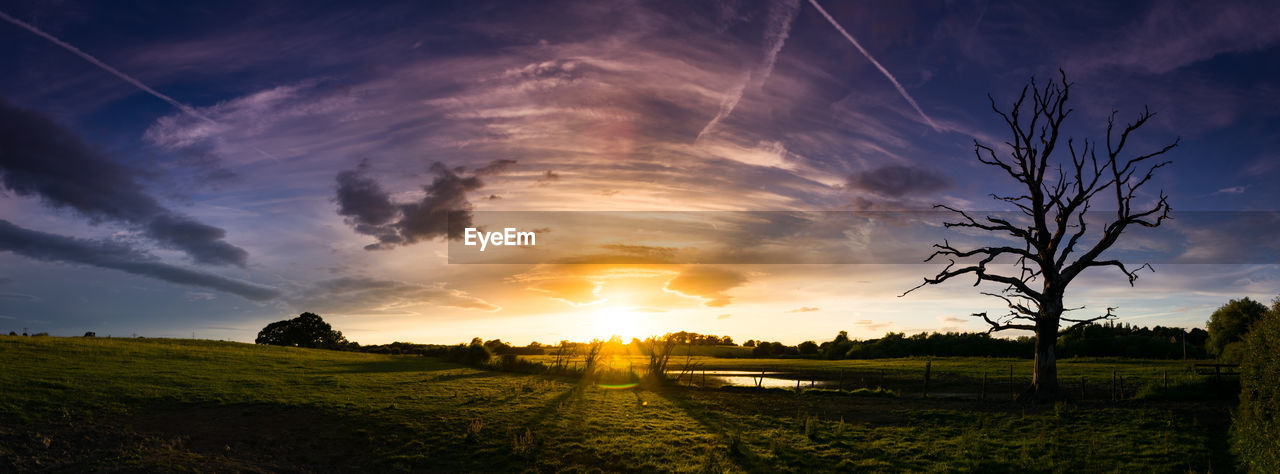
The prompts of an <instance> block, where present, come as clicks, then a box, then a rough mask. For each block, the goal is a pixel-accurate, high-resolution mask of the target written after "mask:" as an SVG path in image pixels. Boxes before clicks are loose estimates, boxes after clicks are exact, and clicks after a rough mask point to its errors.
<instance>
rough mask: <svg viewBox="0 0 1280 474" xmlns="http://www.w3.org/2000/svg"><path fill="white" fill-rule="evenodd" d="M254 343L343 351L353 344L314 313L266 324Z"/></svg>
mask: <svg viewBox="0 0 1280 474" xmlns="http://www.w3.org/2000/svg"><path fill="white" fill-rule="evenodd" d="M254 342H255V343H258V344H270V345H273V346H293V347H313V348H321V349H345V348H348V347H349V346H351V345H352V344H353V343H350V342H347V338H345V337H343V336H342V332H341V331H334V330H333V327H332V326H329V323H326V322H324V319H322V318H321V317H320V316H319V315H316V314H315V313H302V314H300V315H298V317H296V318H293V319H286V320H284V321H276V322H274V323H271V324H268V325H267V327H265V328H262V331H259V332H258V338H257V339H255V340H254Z"/></svg>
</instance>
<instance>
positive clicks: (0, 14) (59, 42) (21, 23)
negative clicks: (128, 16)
mask: <svg viewBox="0 0 1280 474" xmlns="http://www.w3.org/2000/svg"><path fill="white" fill-rule="evenodd" d="M0 19H4V21H7V22H9V23H13V24H14V25H17V26H19V27H21V28H22V29H25V30H27V31H30V32H32V33H35V34H36V36H39V37H41V38H44V39H47V40H49V42H50V43H53V44H56V45H58V46H59V47H61V48H62V49H65V50H67V51H70V52H71V53H72V54H74V55H76V56H80V58H81V59H84V60H85V61H89V62H90V63H92V64H93V65H94V66H98V67H99V68H102V70H103V71H107V72H109V73H111V74H112V75H114V76H116V77H118V78H120V79H122V80H124V81H125V82H128V83H130V84H133V86H134V87H137V88H138V89H141V90H142V91H143V92H146V93H148V94H151V95H152V96H155V98H157V99H160V100H163V101H165V102H168V103H169V105H172V106H174V107H177V108H178V110H181V111H182V112H183V113H186V114H187V115H190V116H192V117H195V118H198V119H200V120H204V121H205V122H209V123H211V124H214V125H217V124H218V122H217V121H215V120H213V119H211V118H209V117H208V116H206V115H204V114H202V113H200V112H197V111H196V109H194V108H191V107H190V106H188V105H187V104H183V103H182V102H178V101H177V100H176V99H174V98H173V97H169V96H167V95H164V94H161V93H160V92H159V91H157V90H155V89H152V88H151V87H148V86H147V85H146V84H143V83H142V81H139V80H137V79H134V78H133V77H132V76H130V75H128V74H125V73H123V72H120V71H119V70H118V69H116V68H113V67H111V66H110V65H108V64H107V63H104V62H102V61H99V60H98V58H95V57H93V56H92V55H90V54H89V53H86V52H84V51H81V50H80V48H77V47H75V46H72V45H70V44H68V43H67V42H65V41H62V40H60V39H58V38H55V37H54V36H53V35H51V34H49V33H45V32H44V31H43V30H41V29H39V28H36V27H34V26H31V25H30V24H28V23H27V22H24V21H22V20H19V19H17V18H14V17H12V16H10V15H9V14H8V13H5V12H3V11H0ZM249 148H252V149H254V151H257V152H258V153H261V154H262V155H263V156H266V157H268V158H271V159H273V160H278V159H279V158H278V157H276V156H275V155H273V154H271V153H267V152H266V151H265V150H263V149H261V148H258V147H256V146H253V145H249Z"/></svg>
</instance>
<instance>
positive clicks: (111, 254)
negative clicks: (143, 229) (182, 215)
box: [0, 219, 277, 301]
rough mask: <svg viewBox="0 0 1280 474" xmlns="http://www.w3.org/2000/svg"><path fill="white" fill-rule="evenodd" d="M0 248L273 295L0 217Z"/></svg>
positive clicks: (260, 296)
mask: <svg viewBox="0 0 1280 474" xmlns="http://www.w3.org/2000/svg"><path fill="white" fill-rule="evenodd" d="M0 251H10V252H13V253H15V254H18V255H22V256H24V257H27V258H33V259H36V260H45V261H59V262H69V263H78V264H83V265H92V266H95V267H102V268H110V269H113V270H120V271H123V272H128V273H132V274H135V275H142V276H147V277H151V278H155V279H159V280H164V281H167V282H170V283H177V284H179V285H187V286H195V287H200V288H208V289H211V290H217V291H224V292H227V293H232V294H236V295H239V296H242V297H244V298H248V299H251V300H256V301H263V300H269V299H272V298H274V297H276V295H277V293H276V290H275V289H273V288H269V287H265V286H260V285H256V284H253V283H249V282H245V281H240V280H234V279H230V278H225V277H221V276H218V275H213V274H209V273H201V272H197V271H192V270H188V269H185V268H181V267H176V266H173V265H169V264H165V263H161V262H158V261H156V260H155V259H154V258H153V257H151V256H150V255H148V254H146V253H145V252H142V251H140V250H138V249H135V248H133V247H130V246H128V245H124V244H121V243H116V242H109V241H95V240H85V239H77V238H74V237H67V236H62V235H57V234H49V233H45V232H39V231H34V230H30V229H24V228H22V227H18V226H16V225H14V224H13V223H11V222H9V221H6V220H3V219H0Z"/></svg>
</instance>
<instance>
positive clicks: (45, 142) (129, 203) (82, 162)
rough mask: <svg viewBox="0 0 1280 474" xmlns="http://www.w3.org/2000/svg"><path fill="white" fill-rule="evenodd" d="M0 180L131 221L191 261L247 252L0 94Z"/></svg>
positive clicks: (237, 259)
mask: <svg viewBox="0 0 1280 474" xmlns="http://www.w3.org/2000/svg"><path fill="white" fill-rule="evenodd" d="M0 183H3V186H4V187H5V188H6V189H8V190H9V191H12V192H13V193H15V194H17V195H19V196H38V197H40V199H41V201H43V202H44V203H46V204H48V205H50V206H53V207H56V208H70V209H73V210H75V211H76V212H78V213H80V214H82V215H84V216H86V217H88V218H89V219H91V220H92V221H93V222H95V223H97V222H102V221H115V222H122V223H125V224H129V225H131V226H134V227H136V228H137V229H138V230H139V231H141V232H142V234H143V235H145V236H147V237H148V238H150V239H152V240H154V241H155V242H156V243H158V244H160V245H161V246H162V247H165V248H170V249H175V250H180V251H182V252H184V253H186V254H187V256H189V257H191V259H192V260H194V261H195V262H196V263H203V264H214V265H236V266H240V267H243V266H244V265H245V264H246V262H247V261H248V258H249V253H248V252H246V251H244V249H241V248H239V247H236V246H234V245H231V244H229V243H227V242H226V241H224V240H223V238H224V237H225V236H226V232H225V231H223V230H222V229H220V228H217V227H213V226H210V225H207V224H203V223H200V222H197V221H195V220H193V219H191V218H189V217H186V216H183V215H181V214H178V213H176V212H174V211H172V210H169V209H167V208H165V207H164V206H163V205H161V204H160V202H159V201H157V200H156V199H155V198H154V197H152V196H151V195H149V194H147V193H145V192H143V191H142V189H141V185H140V184H139V182H138V180H137V178H136V177H135V175H134V173H132V172H130V171H129V170H128V169H126V168H125V167H123V166H120V165H118V164H116V163H114V162H112V161H109V160H107V159H106V158H104V157H102V156H101V154H100V153H98V152H97V151H96V150H94V149H92V148H91V147H90V146H89V145H88V144H86V143H85V142H84V141H82V140H81V139H80V137H79V136H77V135H76V134H75V133H73V132H72V131H70V130H68V129H66V128H65V127H62V126H61V125H58V124H57V123H55V122H53V121H52V120H50V119H49V118H48V117H45V116H44V115H42V114H40V113H38V112H34V111H30V110H24V109H20V108H17V107H14V106H13V105H11V104H9V103H8V102H6V101H4V100H3V99H0Z"/></svg>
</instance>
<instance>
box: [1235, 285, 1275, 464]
mask: <svg viewBox="0 0 1280 474" xmlns="http://www.w3.org/2000/svg"><path fill="white" fill-rule="evenodd" d="M1244 346H1245V348H1244V351H1243V353H1244V354H1243V355H1244V360H1243V361H1242V362H1241V365H1240V388H1241V390H1240V410H1239V411H1238V412H1237V413H1236V419H1235V423H1234V424H1233V433H1232V438H1233V440H1232V441H1233V442H1232V451H1234V452H1235V454H1236V455H1237V456H1239V457H1240V461H1241V463H1242V464H1243V465H1244V467H1245V468H1247V469H1248V470H1249V471H1252V472H1280V382H1277V381H1280V298H1277V300H1276V301H1275V302H1274V303H1272V305H1271V310H1270V311H1268V312H1267V314H1266V315H1264V316H1263V318H1262V320H1261V321H1258V322H1257V323H1256V324H1254V326H1253V328H1252V329H1251V330H1250V331H1249V333H1248V335H1246V336H1245V339H1244Z"/></svg>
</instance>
